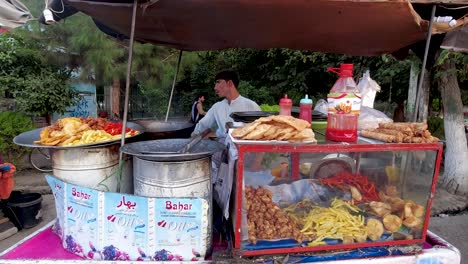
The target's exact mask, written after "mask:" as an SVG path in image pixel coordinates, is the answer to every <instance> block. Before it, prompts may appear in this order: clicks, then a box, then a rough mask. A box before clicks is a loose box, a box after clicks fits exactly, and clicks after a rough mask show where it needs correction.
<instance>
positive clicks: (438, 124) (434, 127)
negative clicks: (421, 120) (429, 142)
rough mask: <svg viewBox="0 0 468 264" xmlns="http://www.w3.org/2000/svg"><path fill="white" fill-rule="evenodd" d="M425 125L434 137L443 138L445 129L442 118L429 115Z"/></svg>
mask: <svg viewBox="0 0 468 264" xmlns="http://www.w3.org/2000/svg"><path fill="white" fill-rule="evenodd" d="M427 126H428V130H429V132H431V134H432V135H433V136H434V137H438V138H439V139H442V140H445V131H444V120H443V119H442V118H440V117H436V116H435V117H429V118H428V119H427Z"/></svg>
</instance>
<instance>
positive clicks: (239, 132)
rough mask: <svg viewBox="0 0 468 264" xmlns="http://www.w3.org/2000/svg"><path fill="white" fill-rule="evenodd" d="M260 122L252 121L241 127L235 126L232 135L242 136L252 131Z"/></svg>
mask: <svg viewBox="0 0 468 264" xmlns="http://www.w3.org/2000/svg"><path fill="white" fill-rule="evenodd" d="M260 124H261V123H260V122H253V123H249V124H247V125H245V126H243V127H239V128H236V129H234V130H233V131H232V136H233V137H235V138H243V137H245V136H246V135H247V134H249V133H250V132H252V131H253V130H254V129H255V128H256V127H257V126H258V125H260Z"/></svg>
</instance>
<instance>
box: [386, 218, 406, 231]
mask: <svg viewBox="0 0 468 264" xmlns="http://www.w3.org/2000/svg"><path fill="white" fill-rule="evenodd" d="M383 224H384V226H385V229H387V230H388V231H390V232H396V231H397V230H398V229H400V227H401V224H402V220H401V218H400V217H398V216H396V215H393V214H388V215H386V216H384V218H383Z"/></svg>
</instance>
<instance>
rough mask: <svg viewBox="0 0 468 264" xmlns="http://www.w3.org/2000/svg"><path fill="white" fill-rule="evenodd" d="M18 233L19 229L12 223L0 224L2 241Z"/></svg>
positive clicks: (0, 238)
mask: <svg viewBox="0 0 468 264" xmlns="http://www.w3.org/2000/svg"><path fill="white" fill-rule="evenodd" d="M16 233H18V228H16V226H15V225H14V224H13V223H12V222H6V223H3V224H0V240H3V239H5V238H7V237H10V236H12V235H14V234H16Z"/></svg>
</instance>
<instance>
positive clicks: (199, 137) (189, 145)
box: [141, 128, 211, 154]
mask: <svg viewBox="0 0 468 264" xmlns="http://www.w3.org/2000/svg"><path fill="white" fill-rule="evenodd" d="M210 132H211V129H209V128H208V129H206V130H205V131H203V132H202V133H201V134H198V135H196V136H192V137H191V138H190V140H189V142H188V143H187V144H185V145H184V147H183V148H181V149H179V150H178V151H142V152H141V154H184V153H187V152H188V151H189V150H190V149H192V148H193V147H194V146H195V145H196V144H198V142H200V140H202V139H203V138H204V137H206V136H207V135H208V134H209V133H210Z"/></svg>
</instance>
